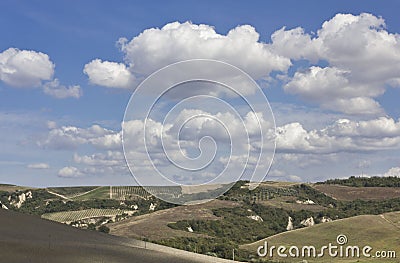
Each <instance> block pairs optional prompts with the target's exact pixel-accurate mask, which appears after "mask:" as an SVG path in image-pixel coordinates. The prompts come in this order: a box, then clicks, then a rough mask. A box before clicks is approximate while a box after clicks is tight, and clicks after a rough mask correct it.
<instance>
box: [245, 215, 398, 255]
mask: <svg viewBox="0 0 400 263" xmlns="http://www.w3.org/2000/svg"><path fill="white" fill-rule="evenodd" d="M340 234H344V235H346V236H347V238H348V243H347V244H346V245H344V246H359V247H360V248H362V247H364V246H366V245H369V246H371V247H372V248H373V250H372V252H371V254H372V255H374V253H375V252H376V251H378V250H379V251H395V252H396V254H397V259H393V258H392V259H377V258H366V257H363V256H361V257H360V258H352V259H350V258H347V259H346V258H332V257H329V256H327V255H326V254H327V253H325V256H324V257H323V258H317V259H315V258H308V257H306V258H294V259H293V258H292V259H291V260H290V258H286V259H285V258H282V257H278V256H277V255H276V251H275V253H274V255H275V256H274V257H273V258H272V259H273V260H274V261H278V262H300V261H301V260H302V259H305V260H307V262H399V258H400V212H393V213H386V214H383V215H362V216H356V217H352V218H346V219H342V220H337V221H333V222H330V223H324V224H318V225H315V226H312V227H309V228H302V229H297V230H293V231H289V232H284V233H281V234H277V235H274V236H271V237H268V238H266V239H263V240H260V241H257V242H255V243H251V244H247V245H242V246H241V247H240V248H241V249H243V250H246V251H249V252H250V253H251V254H253V255H254V257H255V258H259V257H258V256H257V252H256V251H257V248H258V247H259V246H261V245H263V244H264V241H267V242H268V246H269V247H271V246H276V247H278V246H281V245H282V246H285V247H287V248H289V247H291V246H297V247H300V248H301V247H302V246H307V245H312V246H315V247H316V248H317V251H318V250H319V248H321V247H322V246H324V245H328V244H329V243H332V244H333V245H337V243H336V238H337V236H338V235H340ZM286 253H287V252H286ZM263 259H265V260H267V259H271V258H269V257H268V256H267V257H265V258H263Z"/></svg>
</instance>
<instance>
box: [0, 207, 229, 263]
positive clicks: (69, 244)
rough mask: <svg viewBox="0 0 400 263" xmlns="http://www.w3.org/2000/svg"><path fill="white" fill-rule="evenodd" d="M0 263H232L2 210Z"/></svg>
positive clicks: (0, 221)
mask: <svg viewBox="0 0 400 263" xmlns="http://www.w3.org/2000/svg"><path fill="white" fill-rule="evenodd" d="M0 233H1V235H0V255H1V262H8V263H13V262H24V263H25V262H61V263H63V262H66V263H71V262H74V263H91V262H113V263H114V262H115V263H117V262H142V263H156V262H157V263H158V262H166V263H168V262H174V263H180V262H182V263H183V262H229V261H227V260H222V259H216V258H212V257H208V256H205V255H199V254H194V253H190V252H186V251H180V250H176V249H172V248H168V247H164V246H160V245H155V244H150V243H147V244H146V243H144V242H142V241H137V240H133V239H128V238H121V237H115V236H111V235H107V234H102V233H99V232H95V231H88V230H81V229H76V228H73V227H70V226H66V225H63V224H59V223H56V222H52V221H48V220H44V219H40V218H39V217H37V216H32V215H26V214H21V213H17V212H14V211H8V210H3V209H0Z"/></svg>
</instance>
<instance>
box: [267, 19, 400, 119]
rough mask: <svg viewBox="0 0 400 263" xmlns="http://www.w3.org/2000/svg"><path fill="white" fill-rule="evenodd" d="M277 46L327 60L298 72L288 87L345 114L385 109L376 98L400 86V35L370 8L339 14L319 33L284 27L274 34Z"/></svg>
mask: <svg viewBox="0 0 400 263" xmlns="http://www.w3.org/2000/svg"><path fill="white" fill-rule="evenodd" d="M272 47H273V49H274V50H275V51H276V52H277V53H278V54H281V55H283V56H287V57H289V58H291V59H294V60H298V59H306V60H309V61H310V62H311V63H316V62H318V61H325V62H327V63H328V66H325V67H320V66H311V67H310V68H309V70H308V71H307V72H300V71H298V72H296V73H295V75H294V76H293V78H292V79H291V80H290V81H289V83H288V84H287V85H286V86H285V87H284V89H285V90H286V91H287V92H289V93H291V94H296V95H299V96H300V97H302V98H304V99H306V100H308V101H311V102H314V103H317V104H319V105H320V106H321V107H322V108H325V109H330V110H335V111H341V112H344V113H347V114H373V115H382V114H383V113H384V112H383V109H382V108H381V106H380V105H379V103H378V102H377V101H376V98H377V97H378V96H380V95H382V94H383V93H384V92H385V90H386V88H387V86H388V85H391V86H400V85H399V83H400V82H399V78H400V37H399V35H398V34H395V33H390V32H388V31H387V30H386V25H385V22H384V20H383V18H381V17H376V16H374V15H372V14H366V13H363V14H360V15H352V14H337V15H335V16H334V17H333V18H332V19H330V20H328V21H325V22H324V23H323V25H322V27H321V28H320V29H319V30H318V32H317V33H316V34H308V33H305V32H304V30H303V29H302V28H295V29H290V30H286V28H282V29H280V30H278V31H276V32H275V33H274V34H273V35H272Z"/></svg>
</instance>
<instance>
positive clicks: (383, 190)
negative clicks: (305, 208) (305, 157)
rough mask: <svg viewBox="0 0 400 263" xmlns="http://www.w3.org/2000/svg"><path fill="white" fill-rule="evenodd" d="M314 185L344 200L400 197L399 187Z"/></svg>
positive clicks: (319, 189)
mask: <svg viewBox="0 0 400 263" xmlns="http://www.w3.org/2000/svg"><path fill="white" fill-rule="evenodd" d="M313 187H314V188H315V189H317V190H318V191H321V192H323V193H325V194H327V195H329V196H331V197H333V198H335V199H337V200H342V201H353V200H356V199H363V200H383V199H390V198H400V188H399V187H350V186H343V185H334V184H316V185H313Z"/></svg>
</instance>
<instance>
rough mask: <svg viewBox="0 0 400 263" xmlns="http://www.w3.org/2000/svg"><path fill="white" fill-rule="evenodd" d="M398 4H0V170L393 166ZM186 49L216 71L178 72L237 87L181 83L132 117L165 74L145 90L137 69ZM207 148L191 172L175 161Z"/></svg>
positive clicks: (127, 178)
mask: <svg viewBox="0 0 400 263" xmlns="http://www.w3.org/2000/svg"><path fill="white" fill-rule="evenodd" d="M397 10H400V3H399V2H398V1H384V2H377V1H330V2H327V1H324V3H321V1H251V2H249V1H168V3H167V2H165V1H1V2H0V31H1V32H2V36H1V38H0V147H1V151H0V183H11V184H17V185H27V186H38V187H44V186H61V185H110V184H113V185H122V184H136V182H135V180H134V179H133V178H132V176H131V172H133V174H134V175H136V176H139V177H141V178H142V179H140V180H147V179H148V181H146V182H147V183H151V182H153V181H152V180H153V179H152V178H153V177H152V176H158V175H157V173H158V174H159V173H162V174H164V175H166V177H167V178H168V179H170V180H173V181H176V182H179V183H182V182H184V183H204V182H207V181H208V180H211V179H212V178H214V177H215V176H217V175H218V174H219V173H221V172H222V171H225V172H227V173H228V174H229V175H230V176H232V179H236V178H237V177H236V175H233V174H234V173H235V172H237V171H242V170H243V169H244V170H245V171H246V172H247V176H250V175H251V174H252V171H253V170H254V169H256V168H257V167H258V168H257V169H259V170H258V171H257V172H258V173H260V174H264V175H265V174H266V173H267V172H268V175H267V176H266V178H265V179H266V180H284V181H303V182H315V181H323V180H326V179H330V178H345V177H349V176H399V175H400V157H399V156H400V154H399V153H400V119H399V118H400V106H399V104H398V101H399V98H400V21H399V19H398V11H397ZM191 59H211V60H215V61H221V62H223V63H226V65H227V68H224V67H222V66H221V64H218V63H217V64H213V65H211V64H210V65H208V66H204V65H203V66H201V65H200V66H199V67H201V68H198V70H195V69H196V67H194V69H193V68H191V66H190V65H189V66H187V65H186V64H180V65H183V66H185V67H184V68H179V65H178V66H177V68H175V69H174V70H175V73H176V72H179V73H181V72H187V74H189V75H190V74H203V73H204V72H208V73H204V74H209V75H207V76H210V77H211V78H212V77H215V78H217V80H221V81H222V82H223V81H225V80H226V79H229V77H230V76H231V75H229V74H239V73H238V72H239V71H240V72H242V73H243V74H242V73H240V74H242V75H241V76H242V79H240V80H241V81H245V82H243V83H241V84H240V85H242V86H240V87H239V86H238V87H239V89H240V90H241V95H240V96H237V94H236V95H235V94H230V93H229V92H228V91H227V89H226V87H222V86H218V85H217V84H216V83H211V84H210V83H198V82H196V83H186V84H182V85H177V86H176V89H175V92H171V93H166V94H164V95H165V96H163V97H162V99H161V100H160V101H157V103H158V104H157V107H155V108H154V112H152V115H151V116H145V113H146V112H147V111H148V110H149V109H148V105H150V104H149V103H150V102H151V101H152V100H154V99H155V98H157V96H158V95H160V94H161V92H162V88H161V87H162V86H163V83H168V81H172V80H171V79H169V78H165V76H161V77H158V79H157V80H154V81H156V82H153V84H154V86H153V87H149V88H146V85H144V84H143V83H145V82H146V81H147V80H148V79H146V78H148V77H149V76H156V77H157V74H156V75H151V74H153V73H154V72H157V71H158V70H160V69H162V68H164V67H167V66H168V65H170V64H173V63H178V62H181V61H187V60H191ZM178 64H179V63H178ZM200 64H201V63H200ZM224 65H225V64H224ZM228 65H232V66H228ZM220 66H221V68H220ZM214 67H215V68H214ZM191 69H192V70H193V71H190V70H191ZM210 69H213V70H210ZM236 69H237V70H236ZM202 72H203V73H202ZM160 74H161V75H162V71H161V73H160ZM240 74H239V75H240ZM247 74H248V75H247ZM214 75H215V76H214ZM159 76H160V75H159ZM169 76H175V75H174V74H170V75H169ZM232 76H233V75H232ZM234 76H235V77H237V75H234ZM246 76H248V77H251V78H252V79H254V80H255V81H256V83H257V85H258V86H257V87H256V86H252V84H250V82H246V81H249V79H247V78H246ZM171 78H173V77H171ZM231 79H233V78H231ZM157 81H158V82H157ZM227 81H228V82H229V80H227ZM239 82H240V81H239ZM233 85H236V84H233ZM140 87H141V89H140ZM135 91H136V92H135ZM134 92H135V93H134ZM132 94H135V95H134V99H131V96H132ZM202 95H205V96H202ZM192 96H194V98H195V100H189V99H188V98H191V97H192ZM264 96H265V98H266V99H265V100H264V99H263V98H264ZM210 97H214V98H219V99H220V100H223V101H225V102H226V103H228V104H229V105H230V106H229V107H228V106H227V104H226V103H222V102H221V101H220V100H219V101H216V100H212V99H210ZM257 98H258V99H260V98H261V100H257ZM130 99H131V103H129V101H130ZM185 99H188V100H185ZM247 99H248V100H249V101H250V102H251V103H253V104H252V106H254V107H253V108H249V107H246V103H244V101H246V100H247ZM132 101H133V102H132ZM267 101H268V102H269V105H270V108H269V106H268V104H267ZM128 103H129V104H128ZM220 103H222V104H220ZM128 105H129V106H128ZM266 105H267V106H268V107H267V106H266ZM247 106H248V105H247ZM126 109H127V116H126V119H125V121H124V114H125V110H126ZM193 116H195V118H193ZM191 118H192V119H191ZM274 124H275V126H274ZM179 125H181V126H179ZM182 127H183V128H184V129H180V128H182ZM254 127H256V128H257V129H258V128H259V129H260V131H261V133H262V134H263V135H264V136H265V138H266V139H265V140H264V142H265V143H264V145H259V139H260V138H259V136H260V133H259V131H258V130H257V129H255V128H254ZM144 128H146V129H147V131H150V133H149V134H146V133H145V130H144ZM122 130H123V132H124V133H125V136H124V142H123V143H122V136H123V134H122V133H123V132H122ZM179 132H181V133H179ZM176 133H179V136H178V137H177V136H176ZM143 138H146V140H147V143H149V144H148V145H143ZM271 138H274V141H273V142H274V143H275V142H276V149H275V155H273V153H274V151H273V149H272V148H273V147H272V146H271V145H272V144H273V142H272V141H271ZM228 139H230V140H232V141H229V140H228ZM123 144H124V145H123ZM232 145H235V147H236V148H234V149H235V150H234V151H233V152H232V151H231V149H230V146H232ZM123 146H124V149H125V155H126V156H128V157H129V160H128V162H126V161H125V155H124V151H123ZM147 146H148V148H146V147H147ZM232 147H233V146H232ZM261 149H262V151H261ZM167 150H168V151H170V152H169V154H168V152H167ZM214 150H215V151H214ZM261 152H263V154H264V155H262V154H261ZM148 153H150V154H148ZM166 153H167V155H165V154H166ZM203 153H204V156H202V154H203ZM246 154H247V155H246ZM260 154H261V155H260ZM244 155H246V156H244ZM149 156H150V157H151V159H152V161H153V163H152V162H149V159H148V158H149ZM199 156H202V157H204V158H205V159H204V160H203V159H202V158H197V157H199ZM272 157H273V158H272ZM257 158H259V159H260V161H259V162H257V160H258V159H257ZM207 160H208V161H210V160H211V161H212V164H211V165H208V166H207V167H206V168H207V169H206V170H201V171H198V172H199V173H194V174H190V175H189V174H187V173H185V172H184V171H181V170H180V169H177V167H178V168H179V166H176V164H178V165H179V163H180V164H184V165H183V166H187V167H186V168H188V167H191V165H194V166H199V165H200V166H201V165H203V164H204V163H203V161H204V162H206V163H207ZM271 162H272V165H271V166H270V163H271ZM127 164H128V165H129V168H130V169H128V165H127ZM228 164H229V165H230V166H229V167H230V168H229V169H225V168H226V167H227V165H228ZM155 166H156V167H157V171H155V170H154V169H155ZM246 169H248V170H246ZM257 169H256V170H257ZM187 170H188V169H186V172H187ZM189 170H190V169H189ZM246 172H245V174H246ZM258 178H263V176H261V177H260V176H259V177H258ZM136 179H138V178H136ZM140 180H139V181H140ZM154 180H156V179H154Z"/></svg>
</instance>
